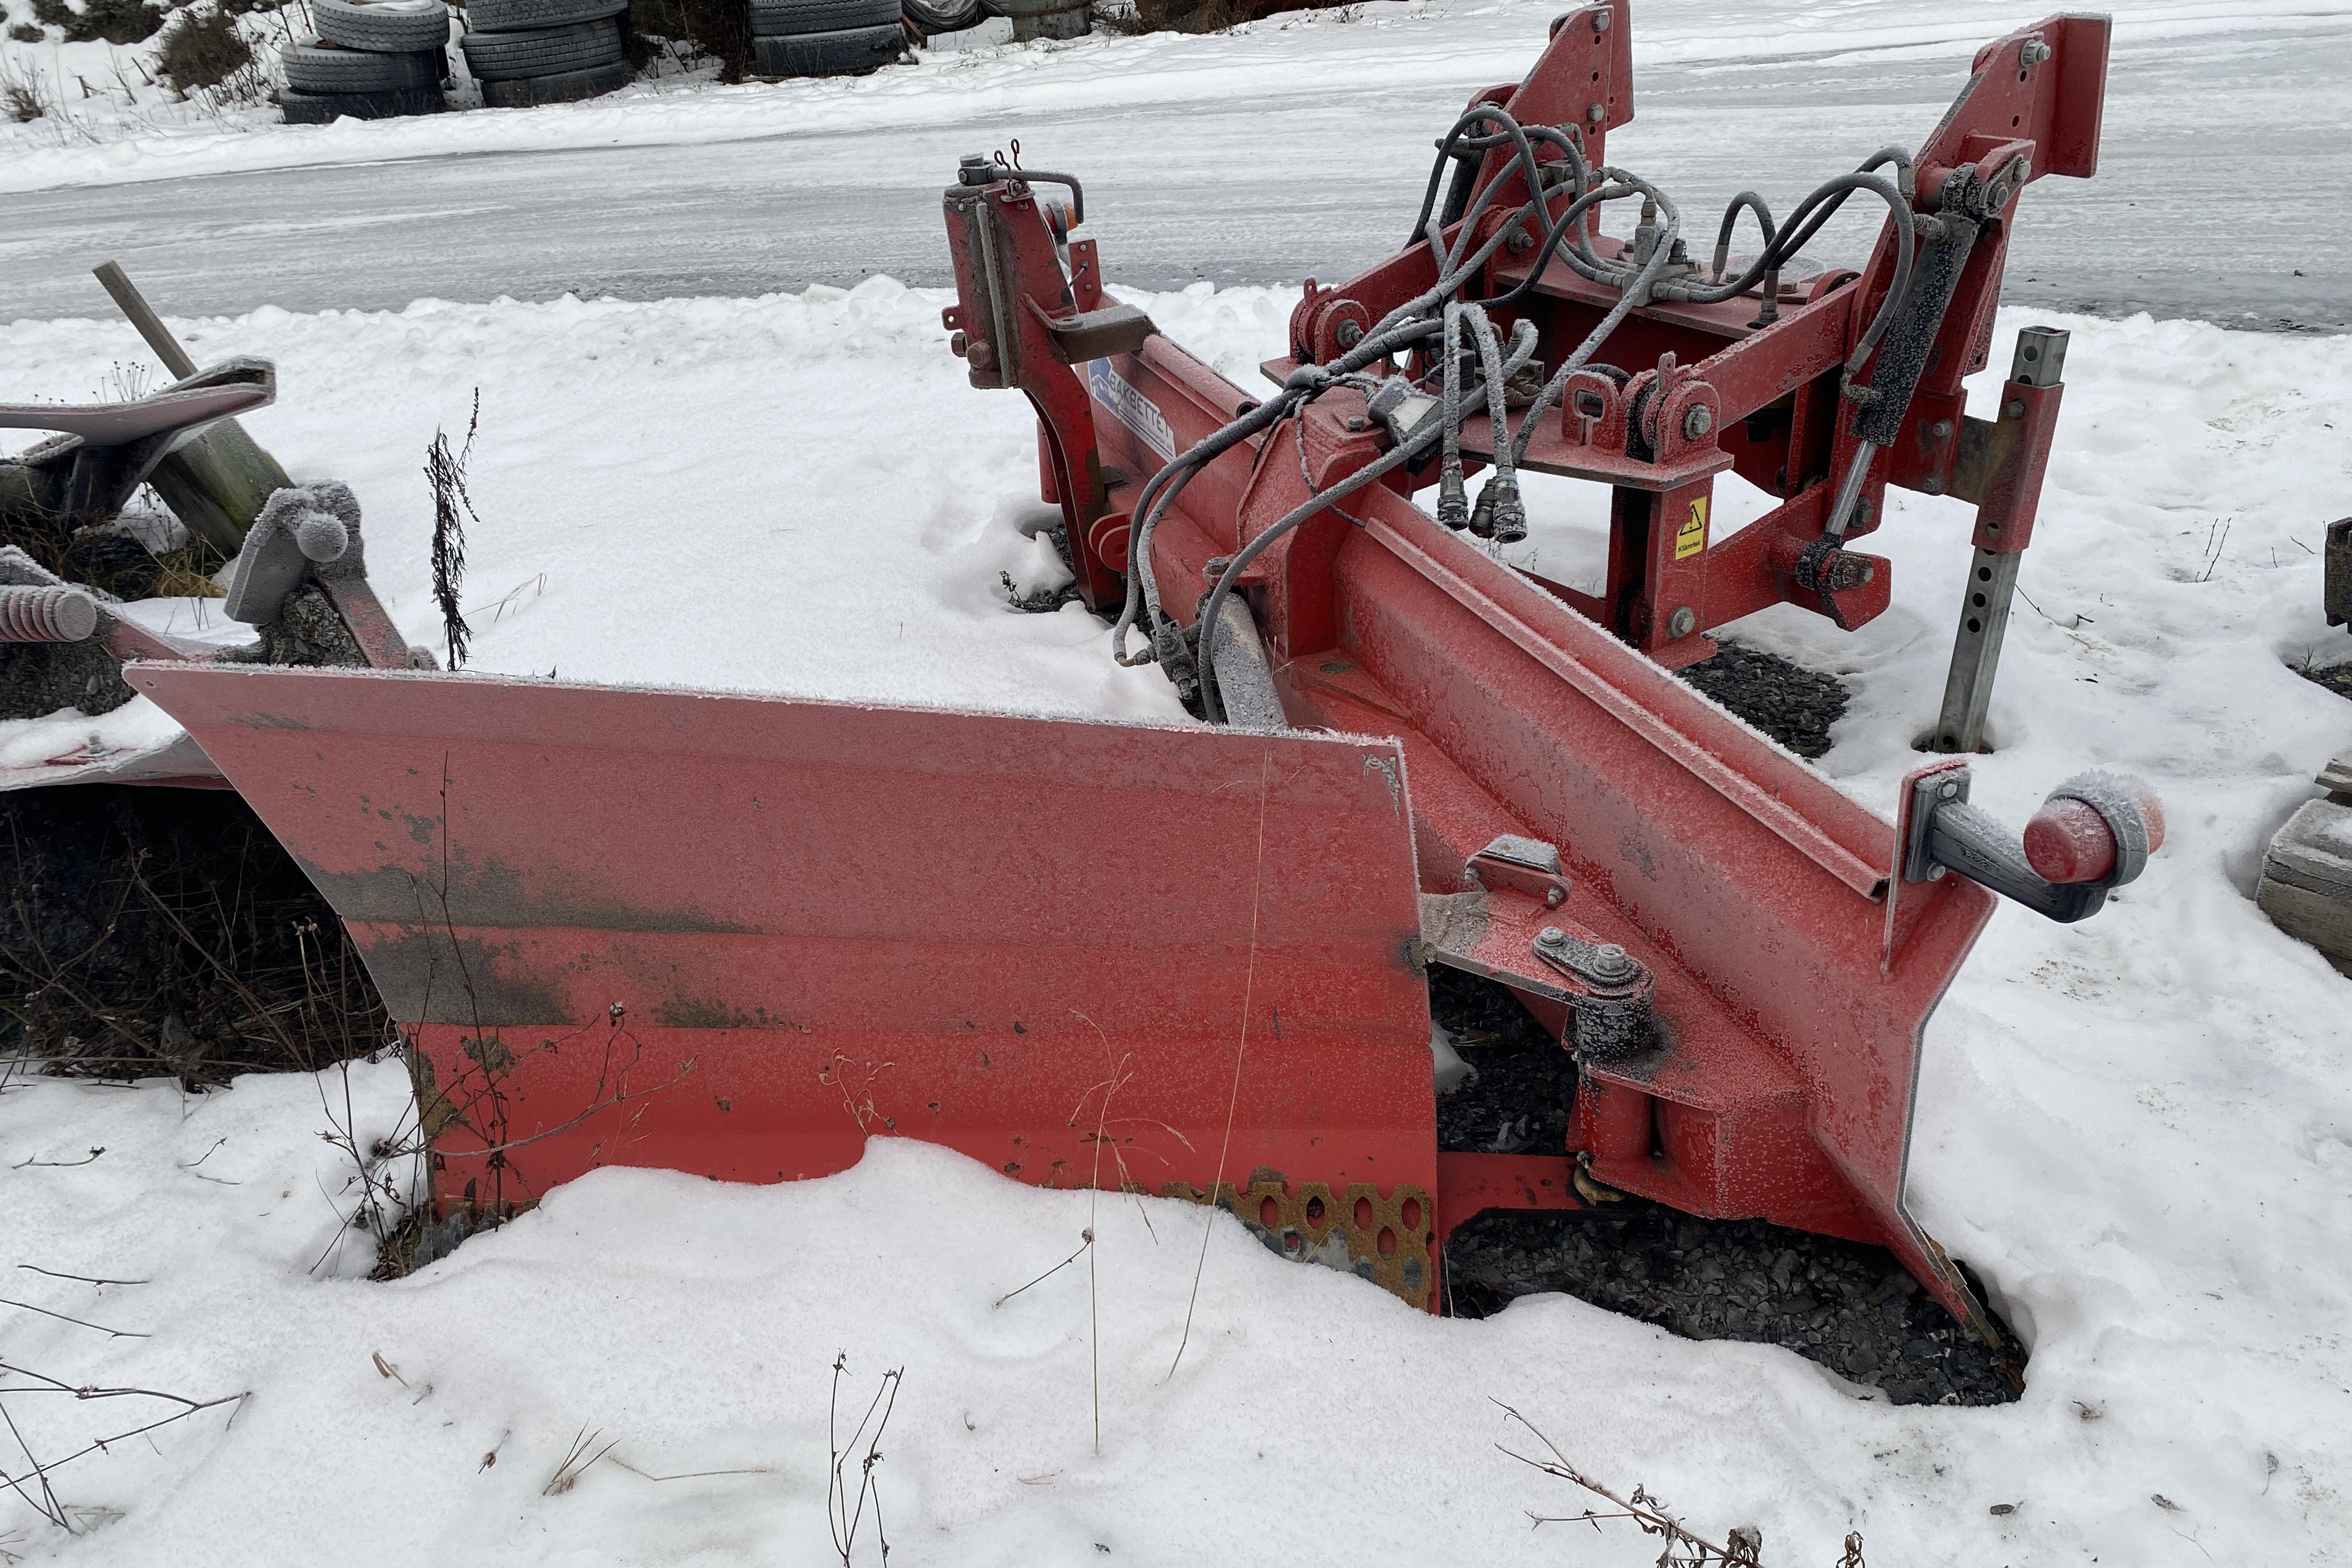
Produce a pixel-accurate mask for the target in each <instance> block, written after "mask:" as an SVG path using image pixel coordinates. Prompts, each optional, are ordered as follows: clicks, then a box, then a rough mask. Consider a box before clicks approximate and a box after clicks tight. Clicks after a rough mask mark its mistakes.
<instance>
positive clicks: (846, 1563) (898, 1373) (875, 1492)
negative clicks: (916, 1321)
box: [824, 1351, 907, 1568]
mask: <svg viewBox="0 0 2352 1568" xmlns="http://www.w3.org/2000/svg"><path fill="white" fill-rule="evenodd" d="M848 1369H849V1352H846V1351H844V1352H841V1353H840V1354H838V1355H836V1356H835V1357H834V1358H833V1394H832V1396H831V1397H830V1398H829V1399H828V1400H827V1402H826V1405H825V1412H824V1432H825V1442H826V1444H827V1446H828V1447H830V1448H831V1450H832V1464H831V1467H830V1468H829V1469H828V1471H827V1474H826V1479H825V1490H824V1511H825V1521H826V1522H827V1523H828V1524H829V1525H830V1526H831V1527H832V1531H833V1549H834V1551H835V1552H838V1553H840V1555H841V1568H852V1564H851V1561H850V1559H851V1557H852V1556H853V1555H854V1554H855V1553H856V1550H857V1536H858V1532H859V1531H861V1530H862V1529H864V1527H865V1522H866V1504H867V1502H868V1501H871V1502H872V1503H873V1505H874V1538H875V1540H876V1541H877V1542H878V1543H879V1544H880V1546H881V1549H882V1561H883V1563H885V1564H887V1563H889V1561H890V1534H889V1531H887V1530H885V1529H884V1528H883V1525H882V1492H881V1489H880V1487H879V1485H878V1484H877V1479H876V1477H875V1474H874V1469H875V1467H876V1466H877V1465H879V1464H880V1463H881V1462H882V1431H883V1428H885V1427H887V1426H889V1425H890V1412H891V1411H892V1410H893V1409H895V1408H897V1406H898V1384H899V1383H900V1382H901V1381H902V1380H903V1379H904V1378H905V1377H906V1375H907V1369H906V1368H905V1367H903V1366H902V1367H898V1368H894V1369H893V1370H891V1371H889V1372H886V1373H883V1374H882V1383H881V1385H880V1386H879V1387H877V1389H875V1391H874V1397H873V1399H872V1400H871V1401H869V1402H868V1403H867V1405H866V1414H865V1415H862V1416H860V1417H859V1418H858V1422H857V1429H856V1431H854V1432H852V1433H850V1435H849V1441H848V1442H846V1443H844V1442H843V1441H842V1440H841V1435H840V1409H841V1374H842V1373H844V1372H845V1371H847V1370H848ZM877 1416H878V1419H877ZM861 1446H863V1447H864V1449H865V1452H864V1454H863V1455H860V1453H859V1452H858V1450H859V1447H861ZM852 1459H856V1460H857V1490H856V1493H855V1494H854V1495H853V1494H852V1493H851V1491H850V1489H849V1482H848V1479H847V1478H846V1477H845V1476H844V1475H843V1474H842V1467H843V1466H845V1465H846V1464H848V1463H849V1461H850V1460H852Z"/></svg>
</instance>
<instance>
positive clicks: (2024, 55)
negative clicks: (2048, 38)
mask: <svg viewBox="0 0 2352 1568" xmlns="http://www.w3.org/2000/svg"><path fill="white" fill-rule="evenodd" d="M2017 58H2019V59H2021V60H2023V61H2024V62H2025V63H2026V64H2027V65H2030V66H2038V65H2040V64H2041V63H2042V61H2043V60H2046V59H2048V58H2050V46H2049V45H2047V44H2045V43H2043V42H2042V40H2041V39H2039V38H2028V39H2026V40H2025V47H2023V48H2021V49H2020V50H2018V51H2017Z"/></svg>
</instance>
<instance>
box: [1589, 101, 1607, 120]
mask: <svg viewBox="0 0 2352 1568" xmlns="http://www.w3.org/2000/svg"><path fill="white" fill-rule="evenodd" d="M1584 118H1585V119H1587V120H1590V121H1592V123H1593V124H1595V125H1598V124H1600V123H1601V121H1604V120H1606V119H1608V118H1609V111H1608V110H1605V109H1603V108H1601V106H1600V105H1599V104H1597V103H1596V104H1594V105H1593V106H1592V107H1591V108H1590V109H1588V110H1585V111H1584Z"/></svg>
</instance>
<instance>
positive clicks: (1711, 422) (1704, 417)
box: [1683, 403, 1715, 441]
mask: <svg viewBox="0 0 2352 1568" xmlns="http://www.w3.org/2000/svg"><path fill="white" fill-rule="evenodd" d="M1714 428H1715V410H1714V409H1712V408H1709V407H1708V406H1707V405H1706V404H1704V403H1694V404H1692V405H1691V407H1690V412H1689V413H1687V414H1685V415H1684V416H1683V439H1684V440H1685V441H1696V440H1697V439H1698V438H1699V437H1702V436H1704V435H1706V433H1707V432H1708V431H1710V430H1712V429H1714Z"/></svg>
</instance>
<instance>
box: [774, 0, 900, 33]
mask: <svg viewBox="0 0 2352 1568" xmlns="http://www.w3.org/2000/svg"><path fill="white" fill-rule="evenodd" d="M897 21H898V0H751V36H752V37H760V38H783V37H793V36H795V35H798V34H801V33H838V32H843V31H846V30H849V29H852V28H860V27H880V26H889V25H891V24H893V23H896V22H897Z"/></svg>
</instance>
